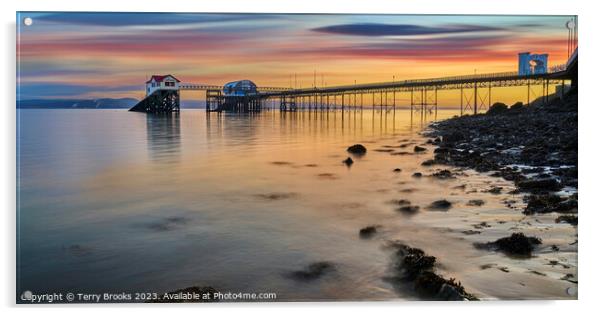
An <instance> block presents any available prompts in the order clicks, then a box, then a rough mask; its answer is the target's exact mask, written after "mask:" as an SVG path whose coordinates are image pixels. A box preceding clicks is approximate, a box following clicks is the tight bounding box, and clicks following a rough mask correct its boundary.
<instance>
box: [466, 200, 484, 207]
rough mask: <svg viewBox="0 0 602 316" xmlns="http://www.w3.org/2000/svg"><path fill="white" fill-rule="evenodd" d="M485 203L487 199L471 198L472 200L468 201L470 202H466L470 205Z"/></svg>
mask: <svg viewBox="0 0 602 316" xmlns="http://www.w3.org/2000/svg"><path fill="white" fill-rule="evenodd" d="M484 204H485V201H483V200H481V199H475V200H470V201H468V203H466V205H468V206H482V205H484Z"/></svg>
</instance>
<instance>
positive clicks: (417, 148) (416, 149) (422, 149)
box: [414, 146, 426, 153]
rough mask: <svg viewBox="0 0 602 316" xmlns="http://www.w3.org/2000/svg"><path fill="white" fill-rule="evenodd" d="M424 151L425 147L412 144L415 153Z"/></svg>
mask: <svg viewBox="0 0 602 316" xmlns="http://www.w3.org/2000/svg"><path fill="white" fill-rule="evenodd" d="M424 151H426V148H424V147H420V146H414V152H415V153H419V152H424Z"/></svg>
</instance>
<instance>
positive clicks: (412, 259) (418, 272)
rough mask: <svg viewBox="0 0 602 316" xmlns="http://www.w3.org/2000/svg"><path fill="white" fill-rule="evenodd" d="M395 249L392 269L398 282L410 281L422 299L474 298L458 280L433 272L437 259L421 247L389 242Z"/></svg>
mask: <svg viewBox="0 0 602 316" xmlns="http://www.w3.org/2000/svg"><path fill="white" fill-rule="evenodd" d="M391 245H392V247H393V248H394V249H395V255H394V258H395V261H394V270H395V272H396V274H397V275H396V279H397V280H398V282H402V283H406V282H408V281H409V282H412V283H413V285H414V290H415V291H416V293H417V294H418V295H420V296H421V297H422V298H424V299H432V300H476V299H477V298H476V297H475V296H474V295H472V294H470V293H467V292H466V290H465V289H464V287H463V286H462V284H460V282H456V281H455V280H454V279H445V278H443V277H442V276H440V275H438V274H436V273H435V272H434V268H435V263H436V261H437V259H436V258H435V257H433V256H429V255H427V254H426V253H425V252H424V251H423V250H422V249H418V248H412V247H409V246H407V245H405V244H403V243H399V242H394V243H392V244H391Z"/></svg>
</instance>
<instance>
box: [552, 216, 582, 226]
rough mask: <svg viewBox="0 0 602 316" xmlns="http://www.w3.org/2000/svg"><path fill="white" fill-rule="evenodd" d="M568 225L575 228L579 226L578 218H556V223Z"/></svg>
mask: <svg viewBox="0 0 602 316" xmlns="http://www.w3.org/2000/svg"><path fill="white" fill-rule="evenodd" d="M563 222H564V223H568V224H571V225H573V226H577V216H574V215H560V216H558V217H557V218H556V223H563Z"/></svg>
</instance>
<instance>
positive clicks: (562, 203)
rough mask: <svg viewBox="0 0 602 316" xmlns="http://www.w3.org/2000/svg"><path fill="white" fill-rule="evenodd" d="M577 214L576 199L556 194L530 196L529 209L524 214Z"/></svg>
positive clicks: (528, 198)
mask: <svg viewBox="0 0 602 316" xmlns="http://www.w3.org/2000/svg"><path fill="white" fill-rule="evenodd" d="M552 212H558V213H576V212H577V198H576V197H569V198H565V197H560V196H558V195H555V194H542V195H530V196H528V197H527V207H525V210H524V211H523V214H526V215H532V214H536V213H539V214H544V213H552Z"/></svg>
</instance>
